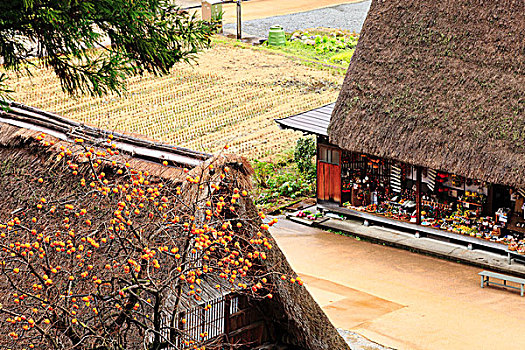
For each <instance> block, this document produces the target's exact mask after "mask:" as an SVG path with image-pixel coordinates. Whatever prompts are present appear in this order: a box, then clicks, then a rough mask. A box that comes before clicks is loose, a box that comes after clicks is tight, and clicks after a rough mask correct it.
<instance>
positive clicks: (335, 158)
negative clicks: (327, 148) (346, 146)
mask: <svg viewBox="0 0 525 350" xmlns="http://www.w3.org/2000/svg"><path fill="white" fill-rule="evenodd" d="M339 154H340V153H339V151H338V150H335V149H333V150H332V159H331V162H330V163H332V164H335V165H339Z"/></svg>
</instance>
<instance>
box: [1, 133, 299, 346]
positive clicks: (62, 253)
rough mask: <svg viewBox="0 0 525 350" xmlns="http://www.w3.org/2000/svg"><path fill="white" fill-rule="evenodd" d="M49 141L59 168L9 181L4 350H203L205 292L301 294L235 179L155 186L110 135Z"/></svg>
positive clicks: (13, 173) (200, 171)
mask: <svg viewBox="0 0 525 350" xmlns="http://www.w3.org/2000/svg"><path fill="white" fill-rule="evenodd" d="M38 139H39V142H40V143H42V147H49V148H52V149H53V150H52V151H51V150H48V153H49V152H56V154H55V155H54V156H53V158H52V161H50V162H51V163H52V164H53V166H46V167H42V166H41V167H38V166H37V167H35V168H34V169H33V170H32V171H30V172H29V171H28V169H27V168H26V167H20V165H19V164H12V165H9V164H8V162H9V161H6V163H4V164H3V167H4V168H3V169H2V172H3V173H4V174H3V175H4V176H3V177H2V179H5V178H6V176H7V178H9V181H10V183H8V184H5V183H4V184H2V183H0V190H1V191H4V192H5V191H9V192H10V195H11V197H9V198H11V199H10V201H9V200H7V199H6V200H5V201H4V205H9V206H13V207H12V208H9V211H8V212H9V216H8V217H2V218H0V221H1V224H0V287H1V288H2V289H1V293H0V302H1V305H0V329H2V334H1V335H0V348H3V349H31V348H39V349H101V350H102V349H166V348H171V349H204V348H205V340H206V339H207V334H203V333H201V334H199V335H198V336H193V337H192V335H191V334H189V333H188V332H187V330H186V328H185V322H186V321H185V319H184V318H183V315H184V313H182V311H184V307H188V306H187V305H188V304H189V305H194V306H196V305H203V306H202V307H203V308H204V309H205V310H207V309H209V307H210V306H209V305H206V303H205V300H204V297H203V289H204V285H206V286H208V285H209V284H210V283H212V284H213V285H212V287H213V288H216V289H217V290H218V291H223V292H225V293H226V292H232V291H233V292H236V293H246V294H248V295H249V296H250V297H251V298H256V299H257V298H272V292H273V289H274V287H272V286H275V283H289V282H290V281H291V282H292V283H298V284H302V282H301V280H300V279H298V278H291V277H289V276H281V274H278V273H277V271H276V270H273V269H272V267H269V266H266V264H265V259H266V254H268V253H269V250H271V249H272V242H271V238H269V236H268V235H266V234H265V233H266V232H265V231H266V230H268V228H269V225H271V224H273V223H274V222H276V220H272V221H271V222H270V223H269V224H263V223H262V221H261V220H260V218H259V217H257V215H255V217H253V216H250V215H248V213H247V212H246V211H245V206H244V201H246V200H247V198H246V196H247V192H246V190H245V189H242V188H239V187H238V182H237V179H236V177H235V174H234V169H231V168H229V167H228V166H225V165H224V164H218V163H217V162H214V161H210V162H207V163H205V165H203V166H200V167H197V168H195V169H192V170H191V171H187V170H185V171H184V173H183V175H182V176H176V177H173V176H162V175H156V176H153V175H151V174H149V173H148V171H139V170H135V169H134V167H133V165H132V164H133V161H132V160H129V159H127V158H126V157H124V156H122V155H121V154H119V151H118V150H117V149H116V146H115V144H114V143H113V142H112V136H111V135H110V136H109V138H108V139H107V140H105V141H103V142H98V143H88V142H87V141H85V140H82V139H76V140H75V143H74V144H65V143H61V144H55V143H54V141H52V140H51V139H50V138H48V137H46V136H45V135H43V134H42V135H40V136H39V137H38ZM163 166H164V167H165V168H164V169H166V171H167V170H172V169H170V168H168V166H170V164H168V163H167V162H164V163H163ZM159 167H161V168H162V166H161V165H159ZM6 169H7V170H6ZM181 173H182V170H181ZM6 174H7V175H6ZM174 178H175V179H174ZM179 178H182V179H181V180H179ZM2 181H3V180H2ZM3 212H4V213H5V212H6V211H5V210H4V211H3ZM259 215H261V216H262V214H259ZM292 277H293V276H292ZM283 280H286V282H284V281H283ZM217 281H218V282H217ZM184 305H186V306H184Z"/></svg>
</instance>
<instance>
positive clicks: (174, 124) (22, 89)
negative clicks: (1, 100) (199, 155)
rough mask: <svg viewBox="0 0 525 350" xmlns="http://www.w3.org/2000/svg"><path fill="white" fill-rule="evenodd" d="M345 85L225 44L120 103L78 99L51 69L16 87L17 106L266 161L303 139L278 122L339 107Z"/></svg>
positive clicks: (146, 81) (334, 76) (144, 80)
mask: <svg viewBox="0 0 525 350" xmlns="http://www.w3.org/2000/svg"><path fill="white" fill-rule="evenodd" d="M342 79H343V76H342V75H341V73H340V72H332V71H328V70H326V69H324V70H323V69H318V68H315V67H312V66H305V65H304V64H301V63H299V62H295V61H294V60H292V59H290V58H287V57H283V56H280V55H277V54H273V53H270V52H266V51H262V50H252V49H250V48H246V47H243V46H239V45H236V44H234V43H233V42H224V41H222V42H215V43H214V46H213V48H212V49H209V50H207V51H206V52H204V53H202V54H200V55H199V57H198V64H194V65H187V64H180V65H178V66H176V67H175V68H174V69H173V70H172V72H171V74H170V75H168V76H164V77H153V76H148V75H146V76H142V77H136V78H131V79H129V81H128V88H127V89H128V91H127V93H126V94H124V95H122V96H120V97H119V96H116V95H114V96H106V97H101V98H98V97H97V98H93V97H79V98H72V97H70V96H68V95H66V94H64V93H63V92H62V91H61V89H60V85H59V82H58V80H57V79H56V78H55V77H54V75H53V74H52V73H51V72H49V71H46V70H44V69H33V77H19V78H13V77H12V79H11V81H10V83H11V85H12V87H13V88H14V90H15V91H16V93H15V94H14V95H13V98H14V99H15V100H17V101H19V102H22V103H25V104H27V105H31V106H35V107H38V108H41V109H43V110H47V111H52V112H55V113H58V114H60V115H63V116H65V117H68V118H71V119H74V120H78V121H81V122H84V123H86V124H91V125H94V126H98V127H102V128H107V129H110V130H119V131H125V132H131V133H137V134H142V135H145V136H147V137H148V138H152V139H156V140H160V141H163V142H166V143H169V144H172V145H178V146H184V147H188V148H191V149H195V150H202V151H206V152H217V151H218V150H220V149H222V148H223V147H224V145H225V144H229V145H230V151H232V152H236V153H239V154H242V155H245V156H247V157H248V158H251V159H254V158H263V159H264V158H267V157H268V156H271V155H273V154H277V153H279V152H282V150H284V149H286V148H289V147H291V146H293V144H294V142H295V140H296V138H297V137H298V136H300V135H297V134H296V133H292V132H290V131H282V130H279V128H278V127H277V125H276V124H275V122H274V121H273V119H275V118H281V117H286V116H290V115H293V114H296V113H300V112H303V111H306V110H309V109H312V108H315V107H319V106H321V105H323V104H326V103H330V102H332V101H335V99H336V98H337V94H338V92H339V88H340V86H341V83H342Z"/></svg>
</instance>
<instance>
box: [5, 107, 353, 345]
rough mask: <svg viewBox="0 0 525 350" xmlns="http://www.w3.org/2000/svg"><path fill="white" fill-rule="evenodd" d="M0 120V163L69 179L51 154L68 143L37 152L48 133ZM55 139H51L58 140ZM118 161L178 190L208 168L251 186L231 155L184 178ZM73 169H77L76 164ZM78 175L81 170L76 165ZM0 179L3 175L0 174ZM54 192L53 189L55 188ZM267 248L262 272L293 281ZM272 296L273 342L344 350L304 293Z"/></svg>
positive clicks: (284, 286) (250, 207)
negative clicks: (275, 339)
mask: <svg viewBox="0 0 525 350" xmlns="http://www.w3.org/2000/svg"><path fill="white" fill-rule="evenodd" d="M2 117H5V114H4V116H0V159H2V160H9V162H12V163H14V164H17V165H18V166H19V167H21V168H22V170H24V171H27V173H30V172H31V173H36V172H42V171H48V170H49V169H53V171H54V172H57V173H59V174H66V175H64V178H67V176H71V175H67V174H69V173H68V172H67V171H66V170H65V169H64V167H62V166H60V167H59V166H56V165H55V164H56V163H58V162H57V161H56V157H55V156H56V152H55V151H56V150H57V149H58V148H59V147H60V146H64V147H69V146H70V145H71V143H72V142H71V141H70V140H68V139H63V138H62V137H55V136H53V137H52V141H53V142H54V145H52V146H50V147H47V148H46V147H43V146H42V144H41V142H40V141H39V140H38V136H39V135H40V134H41V133H42V131H43V130H49V129H48V128H47V129H46V128H45V127H43V126H37V127H35V128H32V129H26V128H21V127H19V126H14V125H13V123H11V122H9V121H7V122H6V121H4V120H1V118H2ZM15 119H16V118H15ZM26 122H28V123H30V120H29V119H27V120H26ZM35 124H37V123H35ZM59 134H60V133H59ZM59 134H55V135H57V136H60V135H59ZM49 135H50V134H48V137H47V140H50V138H49ZM75 137H82V134H78V130H77V133H76V134H75ZM122 157H124V158H125V159H126V161H127V162H129V163H131V166H132V167H133V168H134V169H136V170H142V171H146V170H147V171H149V172H150V174H152V175H153V176H156V177H159V178H162V179H163V180H165V181H164V182H165V183H167V184H170V183H171V184H172V185H173V186H178V185H181V184H182V183H183V182H184V179H185V177H186V176H188V175H190V176H196V175H198V176H200V177H201V178H202V179H203V181H206V179H207V178H209V177H210V176H211V172H212V171H213V170H211V169H210V167H209V165H210V164H213V165H214V167H213V168H214V169H224V168H225V167H228V168H229V171H230V174H231V175H232V178H233V179H235V183H234V184H232V185H234V186H238V187H240V188H243V189H249V188H250V186H251V179H250V176H251V175H252V173H253V169H252V168H251V166H250V164H249V162H248V161H247V160H246V159H245V158H243V157H239V156H236V155H227V154H223V155H218V156H215V157H212V158H208V159H206V160H204V161H202V162H200V163H199V165H197V166H195V167H194V168H192V169H190V170H189V173H188V174H187V173H185V172H183V171H182V169H181V168H177V167H175V166H171V167H165V166H163V165H161V164H159V163H160V162H161V161H162V159H161V158H159V159H157V160H156V161H157V162H156V163H155V162H154V161H152V160H151V159H150V160H144V159H141V158H136V157H133V155H131V154H123V155H122ZM79 163H80V164H81V162H79ZM108 166H111V165H108ZM79 169H82V165H81V167H80V168H79ZM79 171H82V170H79ZM2 176H8V175H6V174H2ZM2 176H0V180H2V179H1V177H2ZM166 180H168V181H166ZM4 185H6V183H5V181H0V188H2V186H4ZM11 185H12V184H11ZM49 186H55V184H50V185H49ZM74 186H76V182H74V181H73V180H72V182H71V183H64V184H61V185H60V186H58V187H60V191H64V192H68V191H69V190H70V189H72V188H73V187H74ZM54 190H57V189H56V188H55V189H54ZM19 191H21V193H20V196H19V194H18V193H16V196H8V197H6V198H3V199H2V200H1V201H0V203H1V204H2V205H1V206H0V217H9V215H10V213H11V210H12V205H10V204H9V203H10V202H9V201H10V200H13V201H14V200H15V199H13V198H15V197H16V198H18V197H20V198H22V197H23V196H25V195H27V193H24V191H23V189H22V187H20V190H19ZM184 193H185V196H190V197H191V196H197V194H196V193H195V192H192V191H191V190H188V191H184ZM12 194H13V193H12ZM16 200H18V199H16ZM242 203H243V204H242V206H241V209H240V210H241V213H240V214H242V215H243V216H244V217H246V218H251V219H252V220H254V221H255V222H258V223H259V224H260V223H261V222H260V218H259V216H258V212H257V209H256V207H255V205H254V204H253V202H252V200H251V199H250V198H248V197H244V198H242ZM246 234H247V235H249V236H253V235H255V232H247V233H246ZM267 238H268V240H269V241H270V242H273V238H272V237H271V236H270V235H269V234H267ZM273 245H274V247H273V249H272V251H271V252H270V253H269V256H268V265H267V267H266V268H268V270H269V271H279V273H283V274H288V275H295V273H294V272H293V270H292V268H291V267H290V264H289V263H288V261H287V259H286V257H285V256H284V254H283V253H282V251H281V250H280V249H279V248H278V247H277V244H276V243H273ZM276 278H277V277H276ZM278 282H280V281H278ZM273 293H274V295H275V297H274V299H272V300H271V301H270V300H267V301H266V305H268V311H269V313H271V316H270V314H269V315H267V317H268V318H269V321H270V322H271V323H272V324H273V327H274V330H275V331H276V333H277V334H279V335H281V336H282V337H283V338H286V339H279V340H282V341H286V342H289V343H292V344H293V345H294V346H296V348H297V349H299V350H302V349H304V350H305V349H308V350H328V349H341V350H344V349H348V346H347V344H346V343H345V341H344V340H343V339H342V338H341V337H340V336H339V334H338V333H337V331H336V329H335V328H334V326H333V325H332V324H331V323H330V321H329V320H328V318H327V316H326V315H325V314H324V312H323V311H322V309H321V308H320V306H319V305H318V304H317V303H316V302H315V301H314V299H313V298H312V296H311V295H310V294H309V293H308V291H307V290H306V289H305V288H304V287H299V286H298V285H296V284H289V283H276V285H275V291H274V292H273Z"/></svg>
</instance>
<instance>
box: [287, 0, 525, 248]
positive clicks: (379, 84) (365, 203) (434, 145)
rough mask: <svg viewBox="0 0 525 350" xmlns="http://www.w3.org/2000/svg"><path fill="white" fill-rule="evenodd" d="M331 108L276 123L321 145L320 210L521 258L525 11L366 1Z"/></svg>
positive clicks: (521, 6) (500, 5)
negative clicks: (511, 252) (324, 208)
mask: <svg viewBox="0 0 525 350" xmlns="http://www.w3.org/2000/svg"><path fill="white" fill-rule="evenodd" d="M327 107H328V108H330V107H331V106H325V107H323V108H321V109H320V110H317V111H312V112H309V113H310V114H309V113H305V114H303V115H298V116H293V117H289V118H286V119H283V120H279V121H278V123H280V124H281V125H282V126H283V127H290V128H294V129H297V130H301V131H303V132H311V133H314V134H316V135H318V140H319V142H318V144H319V148H318V149H319V151H318V186H317V188H318V194H317V195H318V200H319V202H320V203H321V204H325V205H326V206H328V207H331V208H336V209H337V207H339V206H342V205H345V207H346V209H345V210H343V211H344V212H346V213H350V214H352V215H356V216H359V217H362V218H366V219H370V220H376V221H381V222H386V223H390V224H395V225H397V226H402V227H404V228H411V229H412V230H415V231H420V232H421V231H422V230H423V231H425V232H427V231H428V232H427V233H428V234H432V235H444V236H446V237H447V239H452V240H455V239H456V238H457V239H459V240H460V241H468V242H469V243H471V244H474V245H476V244H480V245H483V244H485V245H487V246H490V248H491V249H496V250H501V251H506V249H507V247H506V245H502V244H500V243H510V246H509V248H510V249H512V250H515V249H518V248H519V249H520V250H521V251H522V252H524V253H525V246H523V247H519V244H520V242H519V240H520V239H522V238H523V235H524V234H525V229H524V228H525V219H524V217H523V211H524V208H525V206H523V201H524V197H525V190H524V189H525V2H524V1H522V0H508V1H492V2H487V1H481V0H480V1H471V0H460V1H452V0H450V1H448V0H445V1H430V0H425V1H419V0H417V1H416V0H393V1H382V0H374V1H372V5H371V7H370V11H369V13H368V17H367V19H366V21H365V23H364V26H363V30H362V32H361V35H360V39H359V43H358V46H357V48H356V51H355V53H354V55H353V57H352V61H351V63H350V66H349V68H348V72H347V76H346V78H345V81H344V85H343V88H342V91H341V93H340V95H339V98H338V100H337V102H336V104H335V106H334V107H333V113H332V115H331V120H330V124H329V127H328V129H327V130H323V131H318V130H317V129H318V128H319V126H323V125H325V124H326V115H327V113H326V112H325V111H323V110H326V109H327ZM312 124H313V125H316V127H315V128H312V126H311V125H312ZM392 219H395V220H392ZM408 222H412V223H417V224H423V225H424V226H425V227H423V228H422V227H421V226H417V227H416V226H414V225H410V224H409V223H408ZM450 232H453V233H461V234H463V236H461V235H457V234H450ZM465 235H466V236H467V237H465ZM510 235H512V237H510ZM471 236H476V237H478V238H485V240H484V241H481V240H476V239H473V240H472V239H471V238H472V237H471ZM487 241H491V242H487ZM516 245H517V246H518V248H517V247H516ZM498 248H499V249H498Z"/></svg>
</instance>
